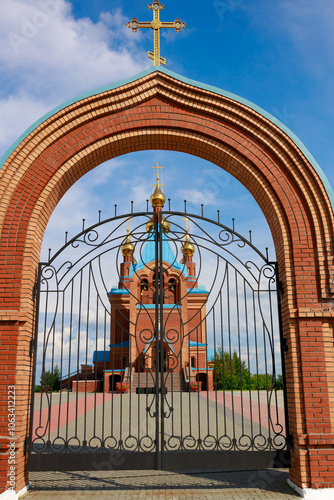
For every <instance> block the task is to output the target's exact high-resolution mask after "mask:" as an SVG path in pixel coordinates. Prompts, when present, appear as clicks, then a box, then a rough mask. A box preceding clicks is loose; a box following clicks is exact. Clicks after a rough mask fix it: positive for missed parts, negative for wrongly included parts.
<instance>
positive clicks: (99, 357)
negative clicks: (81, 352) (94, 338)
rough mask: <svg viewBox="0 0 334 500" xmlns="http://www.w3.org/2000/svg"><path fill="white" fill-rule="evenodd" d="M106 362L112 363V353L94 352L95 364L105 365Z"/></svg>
mask: <svg viewBox="0 0 334 500" xmlns="http://www.w3.org/2000/svg"><path fill="white" fill-rule="evenodd" d="M104 361H105V362H106V363H109V362H110V351H94V353H93V363H103V362H104Z"/></svg>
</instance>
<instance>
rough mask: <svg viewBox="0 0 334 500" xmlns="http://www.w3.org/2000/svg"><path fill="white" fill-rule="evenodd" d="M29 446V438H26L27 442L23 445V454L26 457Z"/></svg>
mask: <svg viewBox="0 0 334 500" xmlns="http://www.w3.org/2000/svg"><path fill="white" fill-rule="evenodd" d="M28 444H29V437H28V436H26V438H25V440H24V445H23V454H24V455H26V453H27V451H28Z"/></svg>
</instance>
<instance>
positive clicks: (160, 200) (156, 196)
mask: <svg viewBox="0 0 334 500" xmlns="http://www.w3.org/2000/svg"><path fill="white" fill-rule="evenodd" d="M150 200H151V204H152V207H163V206H164V204H165V202H166V197H165V195H164V194H163V192H162V191H161V188H160V185H159V180H157V186H156V188H155V190H154V193H153V194H152V195H151V198H150Z"/></svg>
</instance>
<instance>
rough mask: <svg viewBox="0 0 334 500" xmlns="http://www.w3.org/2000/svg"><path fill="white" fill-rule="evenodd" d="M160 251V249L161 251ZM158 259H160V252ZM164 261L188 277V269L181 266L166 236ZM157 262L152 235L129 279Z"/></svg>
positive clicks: (163, 253) (163, 242)
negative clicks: (148, 265) (151, 263)
mask: <svg viewBox="0 0 334 500" xmlns="http://www.w3.org/2000/svg"><path fill="white" fill-rule="evenodd" d="M159 250H160V249H159ZM158 258H160V252H158ZM162 260H163V261H164V262H168V264H170V265H171V266H172V267H173V269H177V270H178V271H180V272H181V273H183V275H184V276H185V277H186V276H187V267H186V266H185V265H182V264H179V263H178V262H177V260H176V257H175V255H174V252H173V251H172V249H171V246H170V243H169V241H168V238H167V237H166V236H163V237H162ZM153 261H155V234H151V235H150V236H149V237H148V238H147V241H146V243H145V245H144V249H143V251H142V253H141V255H140V256H139V257H138V264H137V265H136V266H135V269H134V268H133V267H132V268H131V269H130V273H129V277H130V278H131V277H132V276H133V275H134V272H135V271H136V272H138V271H140V270H141V269H145V267H146V266H147V264H149V263H150V262H153Z"/></svg>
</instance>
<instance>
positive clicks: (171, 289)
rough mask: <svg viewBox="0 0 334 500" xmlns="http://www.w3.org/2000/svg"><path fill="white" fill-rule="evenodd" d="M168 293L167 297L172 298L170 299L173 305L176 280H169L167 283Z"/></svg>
mask: <svg viewBox="0 0 334 500" xmlns="http://www.w3.org/2000/svg"><path fill="white" fill-rule="evenodd" d="M168 292H169V296H172V297H171V298H172V299H173V301H172V302H173V303H174V304H175V303H176V280H175V279H170V280H169V282H168Z"/></svg>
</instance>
